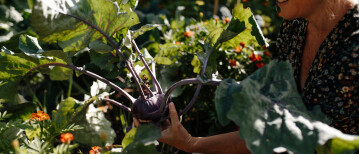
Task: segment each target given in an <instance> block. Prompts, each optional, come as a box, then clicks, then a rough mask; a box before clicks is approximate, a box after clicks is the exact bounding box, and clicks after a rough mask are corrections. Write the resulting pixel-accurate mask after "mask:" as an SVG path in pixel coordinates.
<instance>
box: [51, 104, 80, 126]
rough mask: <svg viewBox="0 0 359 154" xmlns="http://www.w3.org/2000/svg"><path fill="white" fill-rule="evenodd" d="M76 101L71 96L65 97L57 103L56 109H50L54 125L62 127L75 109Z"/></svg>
mask: <svg viewBox="0 0 359 154" xmlns="http://www.w3.org/2000/svg"><path fill="white" fill-rule="evenodd" d="M75 105H76V102H75V100H74V99H73V98H72V97H69V98H66V99H65V100H63V101H61V103H60V104H59V107H58V110H54V111H52V122H53V123H54V124H55V125H56V127H64V126H66V125H67V123H68V121H69V120H70V117H71V115H72V114H73V113H74V111H75Z"/></svg>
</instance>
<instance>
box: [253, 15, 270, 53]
mask: <svg viewBox="0 0 359 154" xmlns="http://www.w3.org/2000/svg"><path fill="white" fill-rule="evenodd" d="M248 21H249V23H251V24H252V32H251V34H252V35H253V36H255V37H256V40H257V42H258V43H259V45H265V46H266V47H268V46H269V45H268V43H267V42H266V40H265V37H264V36H263V33H262V31H261V28H260V27H259V25H258V24H257V21H256V20H255V18H254V16H253V15H252V16H251V17H250V18H249V19H248Z"/></svg>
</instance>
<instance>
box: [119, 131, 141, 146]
mask: <svg viewBox="0 0 359 154" xmlns="http://www.w3.org/2000/svg"><path fill="white" fill-rule="evenodd" d="M136 132H137V128H132V129H131V130H130V131H129V132H127V133H126V135H125V137H124V138H123V140H122V142H121V145H122V147H123V148H126V147H127V146H128V145H129V144H131V143H132V142H133V141H135V135H136Z"/></svg>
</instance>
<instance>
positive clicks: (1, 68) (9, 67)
mask: <svg viewBox="0 0 359 154" xmlns="http://www.w3.org/2000/svg"><path fill="white" fill-rule="evenodd" d="M0 61H1V63H0V81H1V83H0V85H1V86H0V97H1V98H2V99H4V100H5V101H9V102H14V100H15V94H16V93H17V87H18V86H19V84H20V82H21V81H22V79H23V77H24V76H25V75H26V74H27V73H29V72H30V70H31V69H33V68H36V67H37V66H38V65H43V64H48V63H65V62H64V61H63V60H61V59H58V58H50V57H44V58H41V59H37V58H33V57H30V56H27V55H25V54H23V53H13V52H11V51H10V50H7V49H6V48H5V47H3V48H2V49H1V52H0ZM39 71H41V72H43V73H48V72H49V71H50V70H49V69H39Z"/></svg>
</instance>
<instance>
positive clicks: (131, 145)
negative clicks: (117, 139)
mask: <svg viewBox="0 0 359 154" xmlns="http://www.w3.org/2000/svg"><path fill="white" fill-rule="evenodd" d="M160 137H161V130H160V128H158V127H157V126H154V125H142V126H140V127H138V128H134V129H132V130H131V131H130V132H128V133H127V134H126V136H125V137H124V139H123V140H122V145H123V147H124V150H123V152H124V153H158V152H157V151H156V148H155V146H154V143H156V142H157V141H156V140H157V139H159V138H160Z"/></svg>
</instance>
